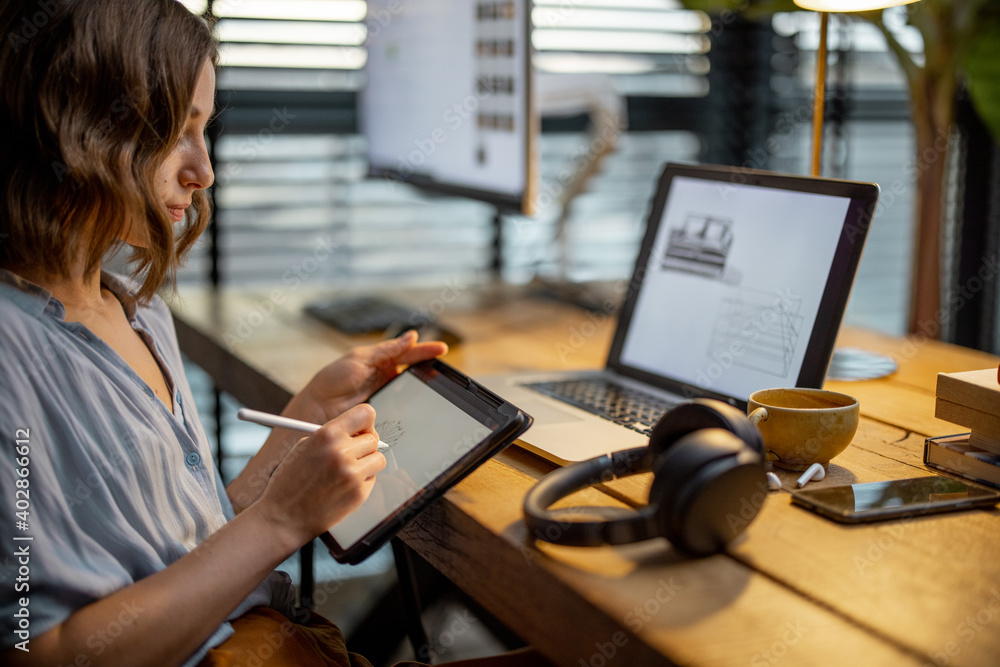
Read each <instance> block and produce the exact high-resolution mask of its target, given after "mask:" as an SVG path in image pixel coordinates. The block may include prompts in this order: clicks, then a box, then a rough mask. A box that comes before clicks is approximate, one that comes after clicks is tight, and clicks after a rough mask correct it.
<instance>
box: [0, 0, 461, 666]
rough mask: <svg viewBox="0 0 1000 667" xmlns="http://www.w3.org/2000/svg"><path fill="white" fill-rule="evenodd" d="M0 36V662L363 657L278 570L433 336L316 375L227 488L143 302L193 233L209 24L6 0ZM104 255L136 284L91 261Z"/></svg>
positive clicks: (153, 8) (367, 448) (151, 303)
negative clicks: (296, 599) (119, 257)
mask: <svg viewBox="0 0 1000 667" xmlns="http://www.w3.org/2000/svg"><path fill="white" fill-rule="evenodd" d="M0 36H2V38H3V44H2V46H0V81H2V82H3V85H2V86H0V175H2V178H0V438H2V445H0V489H2V492H0V527H2V529H3V535H0V559H2V562H0V567H2V569H0V586H3V593H2V596H0V614H2V618H3V620H2V621H0V625H2V627H3V636H2V641H0V662H3V664H7V665H21V664H31V665H156V666H158V667H159V666H163V665H180V664H184V665H197V664H203V665H223V664H227V665H228V664H232V665H236V664H244V663H250V664H265V665H267V664H271V665H285V664H299V665H309V664H335V665H348V664H367V663H366V662H365V661H364V660H363V659H361V658H358V657H357V656H352V655H349V654H348V653H347V651H346V649H345V648H344V645H343V640H342V637H341V636H340V633H339V631H338V630H337V628H336V627H335V626H333V625H331V624H329V623H328V622H326V621H325V620H323V619H320V618H319V617H316V616H313V615H310V614H308V612H304V611H303V610H300V609H299V610H297V609H295V608H294V605H293V591H292V588H291V586H290V583H289V581H288V578H287V576H284V575H282V574H280V573H275V572H274V571H273V570H274V568H275V567H276V566H277V565H278V564H279V563H281V562H282V561H283V560H285V559H286V558H287V557H288V556H289V555H291V554H292V553H294V552H295V550H296V549H298V548H299V547H300V546H302V545H303V544H305V543H306V542H308V541H309V540H311V539H312V538H313V537H315V536H316V535H318V534H319V533H321V532H322V531H324V530H326V529H327V528H328V527H329V526H331V525H333V524H335V523H337V522H338V521H339V520H340V519H342V518H343V517H345V516H346V515H347V514H349V513H350V512H351V511H353V510H354V509H356V508H357V507H359V506H360V504H361V503H362V502H363V501H364V500H365V498H366V497H367V496H368V494H369V493H370V492H371V488H372V485H373V478H374V475H375V474H376V473H377V472H378V471H380V470H381V469H382V468H383V467H384V466H385V458H384V457H383V456H382V454H380V453H379V452H378V451H377V442H378V435H377V434H376V433H375V430H374V427H373V424H374V411H373V410H372V408H371V407H369V406H367V405H365V404H363V403H362V401H363V400H364V399H365V398H366V397H367V396H368V395H369V394H370V393H371V392H372V391H373V390H375V389H376V388H378V387H379V386H381V385H382V384H384V383H385V382H386V381H388V380H389V379H390V378H391V377H393V376H394V375H395V374H396V373H397V372H398V369H399V367H400V366H401V365H405V364H410V363H414V362H417V361H420V360H423V359H427V358H431V357H434V356H436V355H440V354H442V353H444V352H445V351H446V348H445V346H444V345H443V344H441V343H417V342H416V341H415V338H414V337H412V336H404V337H401V338H399V339H396V340H393V341H389V342H385V343H381V344H379V345H375V346H369V347H362V348H358V349H357V350H355V351H353V352H351V353H350V354H348V355H347V356H345V357H344V358H342V359H340V360H338V361H335V362H333V363H332V364H330V365H329V366H327V367H325V368H323V369H322V370H321V371H319V373H318V374H317V375H316V376H315V378H314V379H313V380H312V381H311V382H310V383H309V384H308V386H307V387H306V388H305V389H304V390H303V391H302V392H301V393H300V394H298V395H297V396H295V398H293V399H292V401H291V402H290V403H289V404H288V406H287V408H286V409H285V411H284V414H285V415H287V416H290V417H294V418H297V419H301V420H305V421H311V422H316V423H323V424H324V426H323V428H322V429H320V430H319V431H317V432H316V433H315V434H314V435H310V436H309V437H306V438H300V436H301V434H295V433H292V432H288V431H281V430H275V431H274V432H273V433H272V434H271V436H270V437H269V438H268V440H267V441H266V442H265V443H264V445H263V447H262V448H261V450H260V452H259V453H258V454H257V455H256V456H255V457H254V458H253V459H252V460H251V461H250V463H249V464H248V465H247V467H246V470H245V471H244V472H243V473H242V474H241V475H240V476H239V478H237V479H236V480H234V481H233V482H232V483H231V484H230V485H229V487H228V488H223V487H222V485H221V483H220V480H219V477H218V474H217V472H216V471H215V469H214V467H213V464H212V458H211V455H210V450H209V445H208V442H207V439H206V436H205V433H204V431H203V429H202V427H201V425H200V424H199V422H198V417H197V415H196V414H195V410H194V403H193V399H192V397H191V392H190V389H189V388H188V385H187V381H186V379H185V377H184V374H183V369H182V366H181V360H180V354H179V351H178V348H177V342H176V339H175V335H174V331H173V328H172V323H171V318H170V315H169V312H168V311H167V309H166V307H165V306H164V304H163V302H162V301H161V300H160V299H159V298H158V297H157V296H156V291H157V289H158V288H159V287H160V286H161V285H162V284H163V283H164V281H165V280H166V279H168V278H169V277H170V276H171V275H172V273H173V271H174V269H175V268H176V266H177V265H178V263H179V261H180V259H181V258H182V257H183V256H184V254H185V252H186V251H187V250H188V249H189V248H190V247H191V244H192V243H193V242H194V241H195V240H196V239H197V237H198V235H199V234H200V233H201V232H202V230H203V229H204V227H205V225H206V224H207V220H208V215H209V211H208V207H207V205H206V204H207V200H206V197H205V195H204V193H203V190H204V189H205V188H207V187H209V186H210V185H211V184H212V179H213V174H212V168H211V165H210V164H209V160H208V154H207V150H206V146H205V140H204V136H203V135H204V131H205V126H206V124H207V122H208V121H209V118H210V117H211V114H212V112H213V102H214V95H215V63H216V59H217V52H216V44H215V42H214V40H213V37H212V35H211V31H210V29H209V28H208V26H207V25H206V24H205V23H204V22H203V21H202V20H201V19H200V18H198V17H196V16H194V15H192V14H191V13H190V12H189V11H187V10H186V9H185V8H184V7H183V6H182V5H181V4H180V3H178V2H175V1H174V0H34V1H28V0H5V1H4V2H3V3H2V5H0ZM122 243H126V244H128V245H129V246H131V247H132V251H133V259H134V266H135V272H134V274H133V276H132V277H131V278H124V277H120V276H115V275H112V274H110V273H107V272H104V271H102V269H101V262H102V258H103V257H104V256H105V255H106V254H107V253H108V252H109V251H111V250H114V249H115V248H117V247H119V246H120V245H121V244H122ZM248 647H249V648H248ZM254 649H260V650H259V651H257V650H254ZM255 661H256V662H255Z"/></svg>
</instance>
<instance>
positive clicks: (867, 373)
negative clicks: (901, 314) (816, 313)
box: [793, 0, 917, 380]
mask: <svg viewBox="0 0 1000 667" xmlns="http://www.w3.org/2000/svg"><path fill="white" fill-rule="evenodd" d="M793 1H794V2H795V4H796V5H798V6H799V7H801V8H803V9H808V10H812V11H815V12H819V49H817V51H816V88H815V90H814V93H813V125H812V160H811V164H810V174H812V175H813V176H820V175H821V171H822V164H823V116H824V110H825V102H826V55H827V53H826V35H827V24H828V23H829V17H830V12H837V13H842V12H865V11H873V10H877V9H886V8H888V7H897V6H899V5H908V4H910V3H913V2H917V0H793ZM895 370H896V362H895V360H894V359H892V358H891V357H887V356H885V355H881V354H872V353H871V352H866V351H864V350H858V349H854V348H837V349H835V350H834V351H833V358H832V359H831V361H830V369H829V371H828V372H827V377H828V378H830V379H838V380H866V379H874V378H878V377H883V376H886V375H890V374H891V373H893V372H895Z"/></svg>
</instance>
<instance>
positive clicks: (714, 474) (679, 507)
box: [649, 428, 767, 556]
mask: <svg viewBox="0 0 1000 667" xmlns="http://www.w3.org/2000/svg"><path fill="white" fill-rule="evenodd" d="M653 473H654V478H653V484H652V486H651V487H650V492H649V505H650V507H651V508H652V512H653V521H654V522H655V524H656V532H657V533H658V534H660V535H662V536H663V537H666V538H667V539H668V540H670V542H671V543H672V544H673V545H674V546H676V547H677V548H679V549H681V550H683V551H685V552H687V553H689V554H692V555H696V556H704V555H708V554H712V553H716V552H718V551H720V550H721V549H722V548H723V547H725V545H726V544H727V543H729V542H730V541H731V540H732V539H733V538H735V537H736V536H737V535H739V534H740V533H742V532H743V530H744V529H745V528H746V526H747V525H749V523H750V521H752V520H753V519H754V517H756V515H757V511H758V510H759V509H760V507H761V506H762V505H763V499H764V497H766V495H767V480H766V477H765V476H764V468H763V465H762V457H761V455H760V454H759V453H758V452H757V451H755V450H753V449H752V448H748V447H747V445H746V443H745V442H744V441H743V440H742V439H741V438H739V437H738V436H737V435H736V434H734V433H732V432H730V431H728V430H726V429H722V428H709V429H702V430H700V431H698V432H695V433H689V434H687V435H685V436H683V437H682V438H680V439H679V440H677V441H676V443H675V444H674V445H673V446H672V447H671V448H669V449H668V450H667V451H665V452H663V453H662V454H661V455H660V456H659V457H658V458H657V459H656V460H655V461H654V463H653ZM756 494H761V497H760V498H758V497H756Z"/></svg>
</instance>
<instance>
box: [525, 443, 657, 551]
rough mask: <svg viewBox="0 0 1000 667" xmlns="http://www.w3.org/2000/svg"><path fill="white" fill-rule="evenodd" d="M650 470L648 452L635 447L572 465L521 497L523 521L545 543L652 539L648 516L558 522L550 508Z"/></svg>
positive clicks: (589, 544)
mask: <svg viewBox="0 0 1000 667" xmlns="http://www.w3.org/2000/svg"><path fill="white" fill-rule="evenodd" d="M648 470H649V448H648V447H636V448H635V449H626V450H624V451H620V452H614V453H612V454H611V455H610V456H607V455H605V456H598V457H597V458H593V459H589V460H587V461H580V462H578V463H572V464H570V465H568V466H566V467H564V468H561V469H560V470H558V471H553V472H551V473H549V474H548V475H546V476H545V477H544V478H543V479H542V480H541V481H539V482H538V483H537V484H535V486H533V487H531V489H530V490H529V491H528V494H527V495H526V496H525V497H524V515H525V516H524V520H525V523H526V524H527V526H528V530H529V531H531V534H532V535H533V536H534V537H536V538H538V539H540V540H545V541H547V542H558V543H559V544H566V545H569V546H576V547H592V546H600V545H602V544H628V543H630V542H636V541H639V540H646V539H649V538H650V537H653V534H652V533H653V530H654V528H655V526H654V525H653V523H652V521H651V517H650V515H649V513H644V512H638V513H637V512H632V511H630V512H629V514H630V516H628V517H626V518H623V519H617V520H615V521H571V520H561V519H559V518H558V514H557V513H556V512H553V511H552V510H550V509H549V507H550V506H551V505H552V504H553V503H555V502H556V501H557V500H559V499H560V498H565V497H566V496H568V495H570V494H572V493H575V492H576V491H580V490H582V489H586V488H587V487H589V486H593V485H594V484H600V483H602V482H610V481H611V480H613V479H617V478H619V477H628V476H629V475H635V474H638V473H641V472H647V471H648Z"/></svg>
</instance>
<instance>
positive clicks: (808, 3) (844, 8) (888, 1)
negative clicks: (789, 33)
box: [792, 0, 917, 12]
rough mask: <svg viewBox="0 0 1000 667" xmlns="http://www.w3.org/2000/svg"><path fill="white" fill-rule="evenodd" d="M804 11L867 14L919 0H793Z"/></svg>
mask: <svg viewBox="0 0 1000 667" xmlns="http://www.w3.org/2000/svg"><path fill="white" fill-rule="evenodd" d="M792 1H793V2H794V3H795V4H796V5H798V6H799V7H801V8H802V9H811V10H812V11H814V12H867V11H871V10H873V9H885V8H887V7H898V6H899V5H908V4H910V3H913V2H917V0H792Z"/></svg>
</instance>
